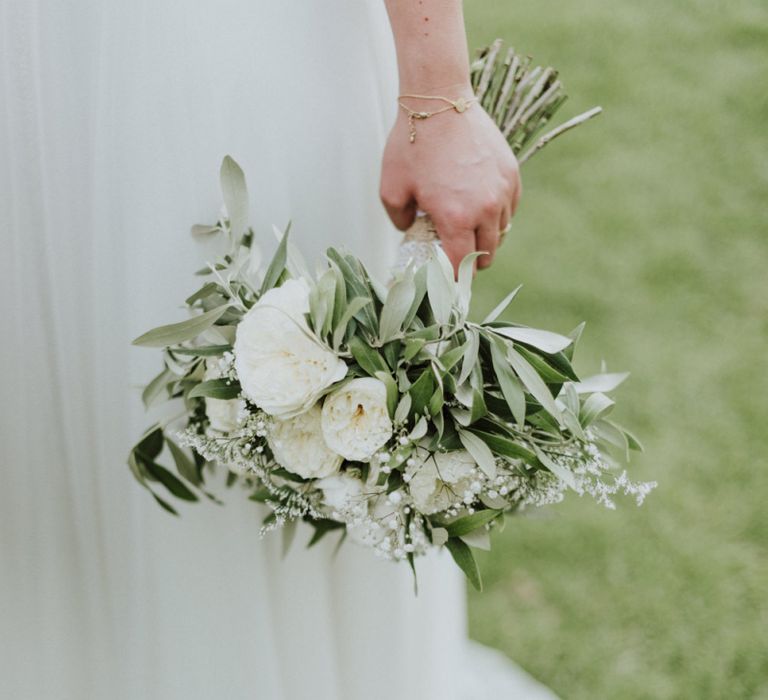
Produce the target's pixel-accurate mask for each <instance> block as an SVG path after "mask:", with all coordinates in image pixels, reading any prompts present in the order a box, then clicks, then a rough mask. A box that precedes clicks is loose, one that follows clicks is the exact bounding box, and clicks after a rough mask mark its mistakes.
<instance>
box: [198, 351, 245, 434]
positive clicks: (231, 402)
mask: <svg viewBox="0 0 768 700" xmlns="http://www.w3.org/2000/svg"><path fill="white" fill-rule="evenodd" d="M220 376H221V373H220V372H219V371H218V370H217V369H216V367H215V365H214V366H211V365H209V364H208V363H206V370H205V376H204V377H203V379H205V380H206V381H208V380H209V379H218V378H219V377H220ZM244 410H245V401H243V400H242V399H211V398H208V397H206V399H205V415H206V416H208V420H209V422H210V427H211V429H212V430H218V431H220V432H222V433H231V432H232V431H233V430H235V428H237V426H238V422H239V421H238V418H239V416H240V412H241V411H244Z"/></svg>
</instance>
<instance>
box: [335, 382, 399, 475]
mask: <svg viewBox="0 0 768 700" xmlns="http://www.w3.org/2000/svg"><path fill="white" fill-rule="evenodd" d="M322 426H323V436H324V437H325V442H326V443H327V444H328V446H329V447H330V448H331V449H333V450H334V451H335V452H338V453H339V454H340V455H342V456H344V457H346V458H347V459H352V460H356V461H365V460H367V459H370V458H371V457H372V456H373V455H374V453H375V452H376V451H377V450H378V449H379V448H380V447H382V445H384V444H385V443H386V442H387V440H389V438H390V437H391V436H392V421H391V420H390V418H389V412H388V411H387V388H386V387H385V386H384V383H383V382H380V381H379V380H378V379H374V378H373V377H364V378H362V379H353V380H352V381H351V382H348V383H347V384H345V385H344V386H343V387H341V388H340V389H337V390H336V391H335V392H333V393H332V394H330V395H329V396H327V397H326V398H325V401H324V402H323V420H322Z"/></svg>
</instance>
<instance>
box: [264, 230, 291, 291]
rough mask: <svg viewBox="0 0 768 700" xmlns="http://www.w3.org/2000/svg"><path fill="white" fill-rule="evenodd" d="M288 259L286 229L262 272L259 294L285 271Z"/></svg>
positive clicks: (277, 280) (270, 287) (272, 284)
mask: <svg viewBox="0 0 768 700" xmlns="http://www.w3.org/2000/svg"><path fill="white" fill-rule="evenodd" d="M287 259H288V231H286V232H285V234H283V238H282V240H281V241H280V244H279V245H278V246H277V250H276V251H275V254H274V255H273V256H272V261H271V262H270V263H269V267H268V268H267V271H266V272H265V273H264V281H263V282H262V283H261V289H260V290H259V293H260V294H264V292H266V291H267V290H269V289H272V288H273V287H274V286H275V285H276V284H277V283H278V282H279V281H280V277H281V276H282V274H283V272H284V271H285V263H286V260H287Z"/></svg>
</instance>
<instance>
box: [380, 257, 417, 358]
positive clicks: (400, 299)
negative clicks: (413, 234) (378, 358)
mask: <svg viewBox="0 0 768 700" xmlns="http://www.w3.org/2000/svg"><path fill="white" fill-rule="evenodd" d="M415 292H416V286H415V285H414V282H413V267H412V266H411V265H409V266H408V267H407V268H406V269H405V272H404V273H403V276H402V277H401V278H400V279H399V280H397V282H395V283H394V284H393V285H392V287H390V289H389V294H387V300H386V301H385V302H384V307H383V308H382V309H381V317H380V320H379V342H381V343H382V344H383V343H386V342H388V341H390V340H392V339H393V338H395V337H396V336H397V335H398V334H399V333H400V330H401V327H402V325H403V322H404V321H405V318H406V316H407V314H408V311H409V309H410V308H411V304H412V303H413V295H414V294H415Z"/></svg>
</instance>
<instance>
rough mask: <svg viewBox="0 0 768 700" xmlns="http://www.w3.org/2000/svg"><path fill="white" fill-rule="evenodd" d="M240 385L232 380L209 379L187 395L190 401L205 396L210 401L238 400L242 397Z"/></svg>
mask: <svg viewBox="0 0 768 700" xmlns="http://www.w3.org/2000/svg"><path fill="white" fill-rule="evenodd" d="M240 391H241V389H240V384H239V383H238V382H235V381H232V380H231V379H209V380H208V381H206V382H200V383H199V384H198V385H197V386H196V387H194V388H193V389H192V391H190V392H189V394H188V395H187V396H188V397H189V398H190V399H192V398H194V397H196V396H205V397H207V398H209V399H223V400H226V399H236V398H237V397H238V396H240Z"/></svg>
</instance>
